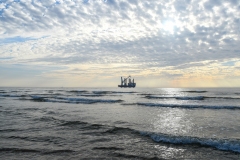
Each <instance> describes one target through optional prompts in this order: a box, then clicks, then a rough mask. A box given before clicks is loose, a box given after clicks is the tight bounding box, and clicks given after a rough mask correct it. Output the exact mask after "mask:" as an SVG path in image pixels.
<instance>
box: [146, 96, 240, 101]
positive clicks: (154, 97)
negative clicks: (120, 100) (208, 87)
mask: <svg viewBox="0 0 240 160" xmlns="http://www.w3.org/2000/svg"><path fill="white" fill-rule="evenodd" d="M145 98H147V99H177V100H205V99H240V98H239V97H207V96H183V97H180V96H174V97H168V96H153V95H146V96H145Z"/></svg>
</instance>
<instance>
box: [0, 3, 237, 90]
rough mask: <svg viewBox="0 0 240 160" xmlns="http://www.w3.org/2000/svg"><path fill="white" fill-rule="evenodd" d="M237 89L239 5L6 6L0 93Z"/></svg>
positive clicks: (0, 14) (2, 7)
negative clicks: (124, 80)
mask: <svg viewBox="0 0 240 160" xmlns="http://www.w3.org/2000/svg"><path fill="white" fill-rule="evenodd" d="M128 75H131V76H132V77H133V78H134V79H135V82H136V83H137V87H239V86H240V1H239V0H151V1H143V0H142V1H140V0H2V1H0V86H3V87H4V86H19V87H21V86H22V87H117V85H118V84H120V77H121V76H124V77H127V76H128Z"/></svg>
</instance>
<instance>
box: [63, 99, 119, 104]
mask: <svg viewBox="0 0 240 160" xmlns="http://www.w3.org/2000/svg"><path fill="white" fill-rule="evenodd" d="M60 99H63V100H66V101H67V103H83V104H93V103H119V102H123V100H121V99H119V100H110V99H86V98H60Z"/></svg>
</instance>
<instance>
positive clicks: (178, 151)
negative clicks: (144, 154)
mask: <svg viewBox="0 0 240 160" xmlns="http://www.w3.org/2000/svg"><path fill="white" fill-rule="evenodd" d="M154 148H155V149H157V150H158V151H159V152H161V153H162V156H163V158H174V157H178V158H180V157H179V156H180V155H182V154H183V153H184V152H185V151H186V149H183V148H173V147H169V146H168V147H167V146H161V145H155V146H154Z"/></svg>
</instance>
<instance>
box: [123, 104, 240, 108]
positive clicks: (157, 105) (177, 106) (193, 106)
mask: <svg viewBox="0 0 240 160" xmlns="http://www.w3.org/2000/svg"><path fill="white" fill-rule="evenodd" d="M122 105H139V106H146V107H169V108H187V109H195V108H202V109H240V106H211V105H194V104H189V105H188V104H185V105H184V104H181V105H180V104H163V103H162V104H161V103H123V104H122Z"/></svg>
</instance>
